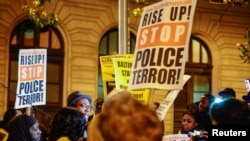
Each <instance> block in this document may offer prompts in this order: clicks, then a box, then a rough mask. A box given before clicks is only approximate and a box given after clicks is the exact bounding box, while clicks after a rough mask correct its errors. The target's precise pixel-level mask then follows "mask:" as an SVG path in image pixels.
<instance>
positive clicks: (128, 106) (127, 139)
mask: <svg viewBox="0 0 250 141" xmlns="http://www.w3.org/2000/svg"><path fill="white" fill-rule="evenodd" d="M91 128H92V129H91ZM93 128H96V129H95V130H94V129H93ZM97 130H98V131H97ZM88 131H89V133H88V141H118V140H119V141H161V140H162V135H163V129H162V123H161V121H160V120H159V118H158V117H157V115H156V113H155V111H154V110H153V109H151V108H149V107H148V106H147V105H144V104H142V103H141V102H139V101H138V100H136V99H134V98H133V97H132V95H131V93H130V92H129V91H126V90H123V91H119V92H117V94H115V95H113V96H112V97H109V98H108V99H107V100H106V101H105V102H104V103H103V109H102V112H101V113H100V114H99V115H98V116H96V117H95V118H94V120H93V121H92V122H91V123H90V125H89V128H88ZM98 136H99V137H98Z"/></svg>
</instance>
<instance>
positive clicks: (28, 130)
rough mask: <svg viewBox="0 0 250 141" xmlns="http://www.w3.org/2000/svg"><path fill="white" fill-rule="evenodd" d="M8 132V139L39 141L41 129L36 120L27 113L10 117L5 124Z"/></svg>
mask: <svg viewBox="0 0 250 141" xmlns="http://www.w3.org/2000/svg"><path fill="white" fill-rule="evenodd" d="M5 130H6V131H7V132H8V133H9V137H8V141H40V139H41V130H40V129H39V123H38V121H37V120H36V119H35V118H34V117H32V116H29V115H27V114H22V115H19V116H16V117H14V118H13V119H11V120H10V121H9V122H8V123H7V124H6V126H5Z"/></svg>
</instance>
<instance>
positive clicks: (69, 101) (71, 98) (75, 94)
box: [67, 91, 92, 106]
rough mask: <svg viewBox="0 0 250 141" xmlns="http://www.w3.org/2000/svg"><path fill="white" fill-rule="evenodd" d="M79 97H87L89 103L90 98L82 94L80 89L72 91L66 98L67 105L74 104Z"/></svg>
mask: <svg viewBox="0 0 250 141" xmlns="http://www.w3.org/2000/svg"><path fill="white" fill-rule="evenodd" d="M80 99H88V101H89V103H90V104H91V102H92V98H91V97H90V96H89V95H86V94H83V93H82V92H80V91H75V92H72V93H71V94H70V95H69V96H68V98H67V106H75V105H76V103H77V102H78V101H79V100H80Z"/></svg>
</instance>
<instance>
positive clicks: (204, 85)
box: [193, 75, 209, 102]
mask: <svg viewBox="0 0 250 141" xmlns="http://www.w3.org/2000/svg"><path fill="white" fill-rule="evenodd" d="M193 79H194V102H195V101H199V100H200V97H201V95H202V94H205V93H208V92H209V82H208V79H209V78H208V76H207V75H194V76H193Z"/></svg>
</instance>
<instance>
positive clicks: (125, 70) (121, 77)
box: [112, 58, 149, 104]
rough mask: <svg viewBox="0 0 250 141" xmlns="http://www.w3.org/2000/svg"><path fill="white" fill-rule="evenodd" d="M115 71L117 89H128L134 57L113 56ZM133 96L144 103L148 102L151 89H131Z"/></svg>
mask: <svg viewBox="0 0 250 141" xmlns="http://www.w3.org/2000/svg"><path fill="white" fill-rule="evenodd" d="M112 60H113V65H114V72H115V87H116V89H125V90H127V87H128V83H129V78H130V72H131V67H132V62H133V59H132V58H112ZM130 92H131V94H132V95H133V97H134V98H135V99H137V100H139V101H141V102H142V103H144V104H148V100H149V89H136V90H132V91H130Z"/></svg>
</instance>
